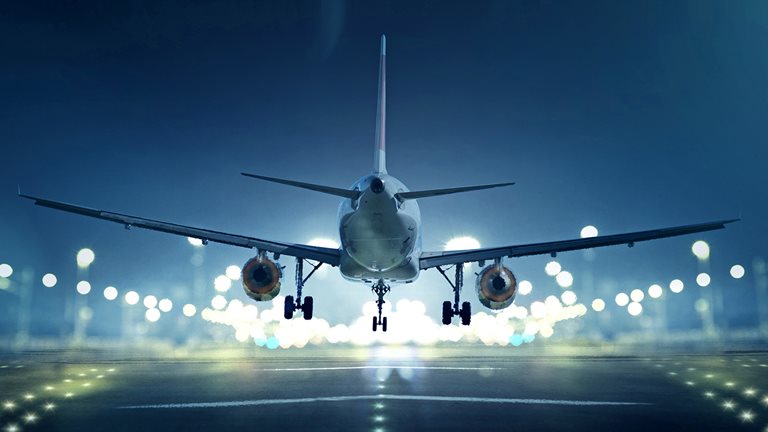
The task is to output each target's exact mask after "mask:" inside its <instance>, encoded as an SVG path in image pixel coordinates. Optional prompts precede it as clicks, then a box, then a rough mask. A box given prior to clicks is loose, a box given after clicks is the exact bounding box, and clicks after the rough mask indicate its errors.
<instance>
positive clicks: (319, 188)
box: [240, 173, 360, 199]
mask: <svg viewBox="0 0 768 432" xmlns="http://www.w3.org/2000/svg"><path fill="white" fill-rule="evenodd" d="M240 174H242V175H244V176H246V177H253V178H256V179H259V180H265V181H268V182H272V183H280V184H284V185H288V186H294V187H299V188H302V189H309V190H313V191H315V192H322V193H327V194H330V195H336V196H340V197H342V198H349V199H356V198H358V197H359V196H360V191H355V190H349V189H341V188H335V187H331V186H323V185H317V184H312V183H303V182H298V181H294V180H285V179H279V178H275V177H266V176H261V175H256V174H248V173H240Z"/></svg>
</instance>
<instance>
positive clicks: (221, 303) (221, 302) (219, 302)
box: [211, 295, 227, 310]
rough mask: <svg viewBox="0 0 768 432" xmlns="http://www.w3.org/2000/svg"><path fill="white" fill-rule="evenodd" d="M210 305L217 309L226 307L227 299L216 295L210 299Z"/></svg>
mask: <svg viewBox="0 0 768 432" xmlns="http://www.w3.org/2000/svg"><path fill="white" fill-rule="evenodd" d="M211 306H213V308H214V309H217V310H221V309H224V308H225V307H227V299H226V298H224V296H222V295H217V296H215V297H213V298H212V299H211Z"/></svg>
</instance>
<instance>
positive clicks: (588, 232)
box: [580, 225, 597, 238]
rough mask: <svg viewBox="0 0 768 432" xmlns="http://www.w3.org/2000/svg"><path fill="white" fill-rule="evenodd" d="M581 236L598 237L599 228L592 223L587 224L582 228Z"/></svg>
mask: <svg viewBox="0 0 768 432" xmlns="http://www.w3.org/2000/svg"><path fill="white" fill-rule="evenodd" d="M580 235H581V238H591V237H597V228H595V227H594V226H592V225H587V226H585V227H584V228H582V229H581V234H580Z"/></svg>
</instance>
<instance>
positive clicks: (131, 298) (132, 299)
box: [125, 291, 139, 305]
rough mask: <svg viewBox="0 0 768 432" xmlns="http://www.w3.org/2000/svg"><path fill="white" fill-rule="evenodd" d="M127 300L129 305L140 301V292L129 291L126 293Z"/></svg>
mask: <svg viewBox="0 0 768 432" xmlns="http://www.w3.org/2000/svg"><path fill="white" fill-rule="evenodd" d="M125 302H126V303H128V304H129V305H135V304H136V303H138V302H139V293H137V292H136V291H128V292H127V293H125Z"/></svg>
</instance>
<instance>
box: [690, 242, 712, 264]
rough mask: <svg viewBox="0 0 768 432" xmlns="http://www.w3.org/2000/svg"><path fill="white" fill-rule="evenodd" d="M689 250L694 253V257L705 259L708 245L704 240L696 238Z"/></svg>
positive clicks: (707, 255) (707, 254)
mask: <svg viewBox="0 0 768 432" xmlns="http://www.w3.org/2000/svg"><path fill="white" fill-rule="evenodd" d="M691 252H693V254H694V255H696V258H698V259H700V260H705V259H707V258H709V245H708V244H707V242H705V241H704V240H697V241H695V242H694V243H693V246H691Z"/></svg>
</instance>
